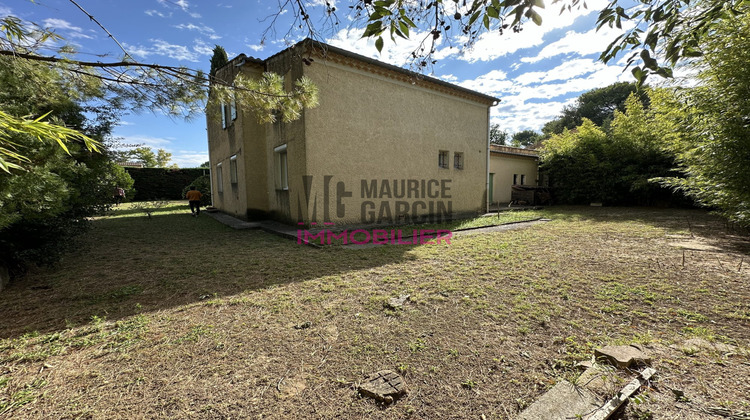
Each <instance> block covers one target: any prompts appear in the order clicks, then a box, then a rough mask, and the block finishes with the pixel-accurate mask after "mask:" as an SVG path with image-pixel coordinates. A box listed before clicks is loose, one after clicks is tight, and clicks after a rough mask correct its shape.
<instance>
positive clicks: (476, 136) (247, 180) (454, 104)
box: [207, 40, 498, 224]
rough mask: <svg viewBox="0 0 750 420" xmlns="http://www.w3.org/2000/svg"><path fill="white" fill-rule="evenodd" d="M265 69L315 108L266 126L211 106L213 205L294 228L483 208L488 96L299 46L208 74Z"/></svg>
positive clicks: (321, 47) (229, 76)
mask: <svg viewBox="0 0 750 420" xmlns="http://www.w3.org/2000/svg"><path fill="white" fill-rule="evenodd" d="M310 57H312V58H313V60H312V62H310V61H309V60H308V58H310ZM303 58H305V60H304V62H303ZM305 62H306V63H308V64H305ZM265 71H271V72H275V73H277V74H280V75H282V76H284V80H285V83H286V84H287V85H288V86H289V87H290V88H291V85H292V84H293V82H294V81H295V80H297V79H299V78H300V77H302V76H307V77H309V78H310V79H312V81H313V82H314V83H315V84H316V85H317V87H318V89H319V103H320V104H319V106H318V107H316V108H312V109H305V110H304V111H303V115H302V117H301V118H300V119H299V120H297V121H294V122H291V123H283V122H276V123H267V124H258V122H257V119H256V117H255V116H254V115H253V114H252V112H251V111H249V110H243V109H236V107H234V106H232V104H228V105H227V106H224V107H220V106H213V107H210V108H209V109H208V110H207V116H208V118H207V124H208V142H209V157H210V163H211V168H212V171H211V172H212V191H213V194H212V197H213V205H214V206H215V207H217V208H219V209H220V210H222V211H224V212H226V213H229V214H233V215H236V216H239V217H242V218H248V219H261V218H273V219H276V220H281V221H285V222H287V223H292V224H297V223H305V224H312V223H316V224H321V223H331V224H361V223H386V224H387V223H394V222H396V223H397V222H401V221H426V220H432V219H434V220H439V219H446V218H454V217H463V216H471V215H476V214H478V213H481V212H483V211H485V210H486V208H487V198H488V194H487V191H488V190H487V185H488V177H487V174H488V166H489V156H488V138H489V110H490V107H491V106H493V105H495V104H496V103H497V102H498V100H497V99H496V98H493V97H490V96H487V95H483V94H481V93H477V92H474V91H471V90H468V89H464V88H461V87H458V86H454V85H451V84H449V83H446V82H443V81H441V80H437V79H432V78H429V77H424V76H419V75H415V74H413V73H411V72H409V71H407V70H404V69H401V68H399V67H395V66H391V65H388V64H385V63H382V62H379V61H376V60H373V59H370V58H367V57H364V56H360V55H357V54H354V53H351V52H348V51H345V50H342V49H339V48H335V47H332V46H329V45H325V44H320V43H317V42H316V43H313V42H311V41H309V40H306V41H302V42H301V43H299V44H297V45H295V46H293V47H291V48H289V49H286V50H284V51H282V52H280V53H278V54H276V55H274V56H272V57H269V58H268V59H266V60H258V59H254V58H249V57H246V56H244V55H240V56H238V57H236V58H235V59H233V60H231V61H230V62H229V63H228V64H227V65H226V66H224V67H222V68H221V69H219V70H218V71H217V73H216V76H217V77H219V78H221V79H222V80H224V81H228V82H231V80H233V78H234V77H235V76H236V75H237V74H238V73H239V72H243V73H244V74H245V76H246V77H260V75H261V74H262V73H263V72H265Z"/></svg>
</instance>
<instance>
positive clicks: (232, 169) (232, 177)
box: [229, 155, 237, 184]
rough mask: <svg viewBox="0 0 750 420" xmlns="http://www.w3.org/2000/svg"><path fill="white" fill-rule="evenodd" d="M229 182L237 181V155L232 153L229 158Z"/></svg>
mask: <svg viewBox="0 0 750 420" xmlns="http://www.w3.org/2000/svg"><path fill="white" fill-rule="evenodd" d="M229 182H230V183H232V184H236V183H237V155H232V157H230V158H229Z"/></svg>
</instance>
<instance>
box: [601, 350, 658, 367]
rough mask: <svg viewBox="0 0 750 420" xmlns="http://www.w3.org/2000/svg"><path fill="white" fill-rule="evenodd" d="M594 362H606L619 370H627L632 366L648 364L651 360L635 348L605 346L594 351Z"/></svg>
mask: <svg viewBox="0 0 750 420" xmlns="http://www.w3.org/2000/svg"><path fill="white" fill-rule="evenodd" d="M594 357H596V360H599V361H600V360H606V361H607V362H609V363H611V364H612V365H614V366H617V367H618V368H620V369H627V368H629V367H630V366H632V365H634V364H650V363H651V358H650V357H649V356H648V355H647V354H646V353H644V352H643V351H642V350H641V349H639V348H637V347H635V346H606V347H604V348H601V349H596V350H594Z"/></svg>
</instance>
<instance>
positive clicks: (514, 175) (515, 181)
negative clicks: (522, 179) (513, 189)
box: [513, 174, 518, 185]
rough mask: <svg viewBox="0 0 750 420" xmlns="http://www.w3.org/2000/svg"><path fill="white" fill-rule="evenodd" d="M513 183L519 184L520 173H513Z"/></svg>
mask: <svg viewBox="0 0 750 420" xmlns="http://www.w3.org/2000/svg"><path fill="white" fill-rule="evenodd" d="M513 185H518V174H513Z"/></svg>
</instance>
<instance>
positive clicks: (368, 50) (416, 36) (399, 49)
mask: <svg viewBox="0 0 750 420" xmlns="http://www.w3.org/2000/svg"><path fill="white" fill-rule="evenodd" d="M426 36H427V33H426V32H412V33H411V36H410V37H409V39H403V38H397V42H396V43H395V44H394V43H393V42H392V41H391V40H390V39H387V38H388V37H387V36H386V37H383V39H384V40H385V46H384V47H383V51H382V53H380V54H379V53H378V50H377V48H375V39H373V38H362V29H357V28H350V29H342V30H340V31H339V32H338V33H337V34H336V35H334V36H333V38H329V39H327V40H326V43H328V44H330V45H333V46H334V47H339V48H343V49H345V50H347V51H351V52H354V53H357V54H361V55H364V56H366V57H370V58H374V59H375V60H378V61H382V62H385V63H388V64H392V65H394V66H399V67H402V66H404V65H406V64H408V63H409V58H410V57H411V53H412V51H414V50H416V49H417V48H419V47H420V43H421V41H422V39H424V38H425V37H426ZM426 48H429V44H427V45H426Z"/></svg>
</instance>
